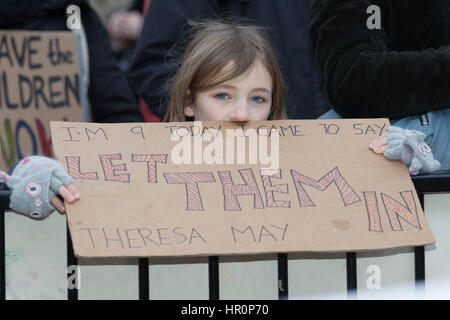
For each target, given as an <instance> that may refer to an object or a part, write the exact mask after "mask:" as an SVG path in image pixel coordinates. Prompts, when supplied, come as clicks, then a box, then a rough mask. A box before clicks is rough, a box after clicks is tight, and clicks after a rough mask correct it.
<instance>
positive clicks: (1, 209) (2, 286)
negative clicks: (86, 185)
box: [0, 171, 450, 300]
mask: <svg viewBox="0 0 450 320" xmlns="http://www.w3.org/2000/svg"><path fill="white" fill-rule="evenodd" d="M412 181H413V183H414V186H415V188H416V190H417V194H418V196H419V201H420V204H421V206H422V208H423V209H424V208H425V207H424V195H425V194H427V193H436V192H444V193H446V192H448V193H450V171H445V172H439V173H434V174H428V175H419V176H415V177H412ZM10 194H11V193H10V191H0V254H1V258H0V300H4V299H6V270H5V214H4V213H5V211H6V210H8V209H9V197H10ZM424 212H425V211H424ZM346 262H347V297H348V299H355V298H356V297H357V254H356V252H347V254H346ZM74 265H78V262H77V258H76V257H75V255H74V253H73V247H72V240H71V238H70V232H69V228H67V266H68V267H69V266H74ZM138 265H139V271H138V272H139V299H140V300H148V299H149V298H150V294H149V292H150V283H149V259H148V258H140V259H138ZM208 268H209V272H208V277H209V299H210V300H219V299H220V296H219V257H218V256H210V257H209V258H208ZM414 268H415V283H416V290H418V291H421V290H424V285H423V283H424V281H425V247H424V246H419V247H415V248H414ZM277 287H278V298H279V299H288V298H289V294H288V254H287V253H278V285H277ZM67 297H68V299H69V300H77V299H78V290H77V289H76V288H72V289H69V288H68V289H67Z"/></svg>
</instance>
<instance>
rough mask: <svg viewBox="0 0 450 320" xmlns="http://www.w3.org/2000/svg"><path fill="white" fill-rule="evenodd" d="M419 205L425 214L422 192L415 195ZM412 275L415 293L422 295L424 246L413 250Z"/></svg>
mask: <svg viewBox="0 0 450 320" xmlns="http://www.w3.org/2000/svg"><path fill="white" fill-rule="evenodd" d="M417 195H418V197H419V202H420V205H421V206H422V209H423V212H424V213H425V195H424V194H423V193H422V192H418V193H417ZM414 273H415V286H416V292H417V293H423V291H422V290H423V289H424V288H425V287H424V284H425V246H418V247H415V248H414Z"/></svg>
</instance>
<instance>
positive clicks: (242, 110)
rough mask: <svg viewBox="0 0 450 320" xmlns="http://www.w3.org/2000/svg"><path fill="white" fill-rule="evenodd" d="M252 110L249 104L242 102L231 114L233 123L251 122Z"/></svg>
mask: <svg viewBox="0 0 450 320" xmlns="http://www.w3.org/2000/svg"><path fill="white" fill-rule="evenodd" d="M249 110H250V108H249V105H248V103H247V102H241V103H238V104H236V105H235V106H234V109H233V111H232V112H231V114H230V120H231V121H238V122H244V121H249V120H250V112H249Z"/></svg>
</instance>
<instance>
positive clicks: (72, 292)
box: [67, 225, 79, 300]
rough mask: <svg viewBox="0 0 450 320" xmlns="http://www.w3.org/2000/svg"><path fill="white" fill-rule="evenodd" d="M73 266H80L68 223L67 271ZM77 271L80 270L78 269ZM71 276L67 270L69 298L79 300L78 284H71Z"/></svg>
mask: <svg viewBox="0 0 450 320" xmlns="http://www.w3.org/2000/svg"><path fill="white" fill-rule="evenodd" d="M71 266H78V259H77V258H76V257H75V254H74V252H73V245H72V238H71V237H70V231H69V225H67V271H69V270H70V269H69V267H71ZM75 272H78V270H77V271H75ZM77 276H79V275H77ZM69 277H70V275H69V273H68V272H67V299H68V300H78V288H77V286H69V283H70V279H69ZM77 285H78V282H77Z"/></svg>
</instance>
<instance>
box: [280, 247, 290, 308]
mask: <svg viewBox="0 0 450 320" xmlns="http://www.w3.org/2000/svg"><path fill="white" fill-rule="evenodd" d="M288 298H289V291H288V255H287V253H279V254H278V299H279V300H287V299H288Z"/></svg>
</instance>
